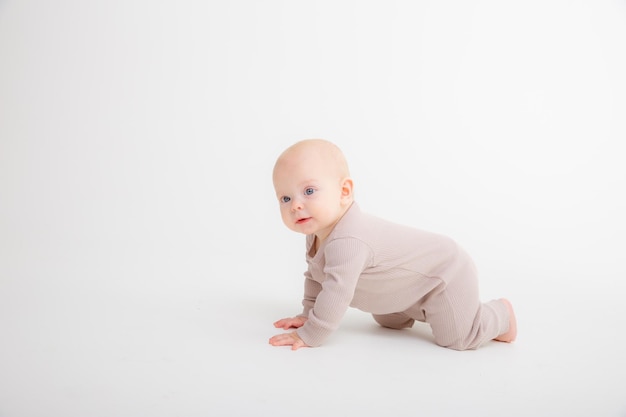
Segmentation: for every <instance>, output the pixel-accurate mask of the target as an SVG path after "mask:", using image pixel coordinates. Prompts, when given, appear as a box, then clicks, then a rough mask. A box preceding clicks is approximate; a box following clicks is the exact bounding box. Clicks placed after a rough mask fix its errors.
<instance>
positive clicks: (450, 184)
mask: <svg viewBox="0 0 626 417" xmlns="http://www.w3.org/2000/svg"><path fill="white" fill-rule="evenodd" d="M625 45H626V4H625V3H624V2H623V1H593V2H583V1H527V2H508V1H474V0H471V1H421V2H420V1H385V2H373V1H333V2H330V1H328V2H327V1H308V2H303V1H283V2H280V1H228V2H227V1H222V2H217V1H215V2H209V1H204V2H202V1H185V0H183V1H178V2H163V1H140V0H125V1H79V0H74V1H70V0H65V1H56V2H48V1H42V0H39V1H37V0H24V1H14V0H5V1H1V2H0V416H1V417H22V416H24V417H37V416H46V417H50V416H63V417H74V416H75V417H87V416H110V417H113V416H115V417H119V416H231V415H232V416H246V415H259V416H270V415H279V416H287V415H289V416H292V415H298V416H314V415H315V416H322V415H324V416H352V415H354V416H382V415H389V416H409V415H411V416H413V415H422V416H460V415H471V416H474V415H475V416H530V415H532V416H568V417H572V416H591V415H593V416H621V417H623V416H626V399H625V398H626V396H625V394H624V386H626V359H625V358H624V355H623V348H624V345H625V343H626V336H625V335H624V330H626V319H625V317H626V307H625V304H624V295H625V286H624V280H625V279H626V264H625V262H624V256H625V253H626V251H625V250H626V243H625V239H624V234H625V233H626V221H625V218H624V214H623V213H624V210H625V208H626V203H625V199H624V186H625V185H626V168H625V164H624V156H625V151H624V146H623V142H624V139H626V118H625V115H626V77H624V74H626V48H625ZM310 137H323V138H326V139H329V140H331V141H333V142H335V143H337V144H338V145H339V146H340V147H341V148H342V149H343V150H344V152H345V154H346V156H347V158H348V161H349V163H350V165H351V169H352V174H353V177H354V179H355V183H356V193H357V200H358V201H359V203H360V205H361V207H362V209H363V210H365V211H368V212H370V213H372V214H376V215H379V216H381V217H385V218H388V219H390V220H394V221H396V222H400V223H405V224H409V225H412V226H415V227H419V228H422V229H427V230H431V231H435V232H439V233H443V234H447V235H449V236H451V237H453V238H454V239H455V240H457V241H458V242H459V243H460V244H461V245H462V246H464V247H465V248H466V250H468V251H469V252H470V253H471V254H472V255H473V257H474V259H475V261H476V263H477V265H478V268H479V270H480V272H481V294H482V296H483V298H484V299H485V300H488V299H491V298H498V297H502V296H505V297H508V298H509V299H510V300H511V301H512V302H513V303H514V305H515V307H516V310H517V315H518V320H519V339H518V341H517V342H515V343H514V344H511V345H508V344H501V343H496V342H492V343H489V344H487V345H486V346H484V347H482V348H481V349H479V350H477V351H472V352H455V351H450V350H446V349H443V348H440V347H438V346H436V345H434V343H433V342H432V338H431V336H430V332H429V329H428V328H427V327H426V326H416V327H415V328H414V329H411V330H408V331H402V332H393V331H388V330H383V329H380V328H378V327H377V326H376V325H375V323H374V322H373V320H371V318H370V317H369V315H367V314H365V313H362V312H359V311H356V310H350V311H349V312H348V314H347V316H346V318H345V322H344V324H343V326H342V327H341V328H340V330H339V331H338V332H337V333H336V334H334V335H333V337H332V338H331V340H330V341H329V342H328V343H327V344H326V345H324V346H323V347H320V348H316V349H306V350H300V351H297V352H291V351H289V350H288V349H286V348H274V347H271V346H269V345H268V344H267V339H268V338H269V337H270V336H272V335H273V334H275V333H276V331H275V330H274V329H273V327H272V325H271V323H272V322H273V321H274V320H276V319H278V318H281V317H285V316H289V315H294V314H296V313H298V312H299V311H300V296H301V288H302V271H303V268H304V253H303V245H304V242H303V239H304V237H303V236H301V235H296V234H293V233H292V232H290V231H289V230H287V229H286V228H285V227H284V226H283V225H282V223H281V222H280V217H279V213H278V208H277V203H276V201H275V197H274V194H273V189H272V184H271V170H272V166H273V163H274V159H275V158H276V156H277V155H278V154H279V153H280V152H281V151H282V150H283V149H284V148H285V147H286V146H288V145H290V144H291V143H293V142H295V141H297V140H300V139H304V138H310Z"/></svg>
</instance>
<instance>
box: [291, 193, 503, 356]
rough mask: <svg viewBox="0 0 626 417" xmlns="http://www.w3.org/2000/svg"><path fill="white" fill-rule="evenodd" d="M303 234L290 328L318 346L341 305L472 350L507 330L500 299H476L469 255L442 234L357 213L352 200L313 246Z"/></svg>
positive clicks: (311, 239) (441, 342) (332, 326)
mask: <svg viewBox="0 0 626 417" xmlns="http://www.w3.org/2000/svg"><path fill="white" fill-rule="evenodd" d="M314 241H315V236H314V235H308V236H307V239H306V249H307V254H306V260H307V264H308V270H307V271H306V272H305V290H304V299H303V301H302V304H303V306H304V309H303V312H302V314H301V316H304V317H307V318H308V320H307V321H306V323H305V324H304V326H302V327H300V328H299V329H298V330H297V333H298V335H299V336H300V338H302V340H303V341H304V342H305V343H306V344H307V345H309V346H319V345H321V344H322V343H323V342H324V341H325V340H326V339H327V338H328V336H329V335H330V334H331V333H332V332H333V331H334V330H335V329H337V327H338V326H339V322H340V321H341V319H342V317H343V316H344V314H345V312H346V310H347V308H348V307H349V306H351V307H355V308H358V309H360V310H363V311H365V312H369V313H372V314H373V316H374V319H375V320H376V321H377V322H378V323H380V324H381V325H383V326H385V327H391V328H398V329H399V328H404V327H411V326H412V325H413V323H414V322H415V320H418V321H424V322H427V323H429V324H430V325H431V328H432V332H433V335H434V337H435V342H436V343H437V344H439V345H441V346H445V347H449V348H452V349H458V350H464V349H475V348H477V347H478V346H480V345H481V344H482V343H484V342H485V341H488V340H491V339H493V338H495V337H497V336H498V335H501V334H503V333H505V332H507V331H508V328H509V312H508V309H507V308H506V305H505V304H503V303H502V302H501V301H498V300H493V301H490V302H488V303H481V302H480V300H479V295H478V280H477V275H476V269H475V267H474V264H473V262H472V260H471V258H470V257H469V256H468V255H467V254H466V253H465V252H464V251H463V250H462V249H461V248H460V247H459V246H458V245H457V244H456V243H455V242H454V241H453V240H452V239H450V238H447V237H445V236H441V235H438V234H434V233H430V232H425V231H421V230H418V229H414V228H410V227H407V226H402V225H399V224H395V223H391V222H389V221H386V220H383V219H380V218H377V217H374V216H371V215H368V214H365V213H363V212H361V210H360V209H359V207H358V205H357V204H356V203H352V206H351V207H350V208H349V209H348V211H347V212H346V214H345V215H344V216H343V217H342V218H341V220H340V221H339V222H338V223H337V225H336V226H335V227H334V229H333V231H332V232H331V233H330V235H329V236H328V237H327V238H326V240H325V241H324V242H323V243H322V244H321V246H320V247H319V249H318V250H317V251H315V245H314Z"/></svg>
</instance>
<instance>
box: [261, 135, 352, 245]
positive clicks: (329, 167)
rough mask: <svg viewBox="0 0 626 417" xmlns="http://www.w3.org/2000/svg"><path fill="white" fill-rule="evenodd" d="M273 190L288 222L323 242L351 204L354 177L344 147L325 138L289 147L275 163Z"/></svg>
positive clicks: (289, 224)
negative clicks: (339, 146) (352, 177)
mask: <svg viewBox="0 0 626 417" xmlns="http://www.w3.org/2000/svg"><path fill="white" fill-rule="evenodd" d="M273 180H274V189H275V190H276V196H277V197H278V202H279V204H280V213H281V217H282V219H283V222H284V223H285V225H286V226H287V227H288V228H289V229H291V230H293V231H296V232H300V233H304V234H315V235H316V236H317V237H318V239H320V241H323V240H324V239H325V238H326V237H327V236H328V234H329V233H330V232H331V231H332V229H333V227H334V226H335V224H336V223H337V222H338V221H339V219H340V218H341V217H342V216H343V215H344V214H345V212H346V211H347V210H348V208H349V207H350V205H351V204H352V200H353V195H352V187H353V184H352V179H351V178H350V172H349V169H348V164H347V162H346V158H345V157H344V155H343V153H342V152H341V150H340V149H339V148H338V147H337V146H336V145H334V144H333V143H331V142H328V141H326V140H323V139H307V140H303V141H300V142H297V143H296V144H294V145H292V146H290V147H289V148H287V149H286V150H285V151H284V152H283V153H282V154H281V155H280V156H279V157H278V160H277V161H276V164H275V165H274V174H273Z"/></svg>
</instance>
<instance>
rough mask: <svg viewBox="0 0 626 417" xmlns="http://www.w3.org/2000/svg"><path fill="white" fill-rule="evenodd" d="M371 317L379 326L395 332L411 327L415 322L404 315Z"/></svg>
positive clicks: (392, 314) (374, 315)
mask: <svg viewBox="0 0 626 417" xmlns="http://www.w3.org/2000/svg"><path fill="white" fill-rule="evenodd" d="M372 317H374V320H376V322H377V323H378V324H380V325H381V326H383V327H387V328H390V329H396V330H399V329H406V328H410V327H413V323H415V320H413V319H412V318H410V317H409V316H407V315H406V314H404V313H391V314H372Z"/></svg>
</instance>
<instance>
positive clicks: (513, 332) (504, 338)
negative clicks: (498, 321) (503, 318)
mask: <svg viewBox="0 0 626 417" xmlns="http://www.w3.org/2000/svg"><path fill="white" fill-rule="evenodd" d="M500 301H502V302H503V303H504V304H505V305H506V308H507V309H508V310H509V331H508V332H506V333H503V334H501V335H500V336H498V337H496V338H495V339H494V340H497V341H499V342H507V343H510V342H512V341H514V340H515V338H516V337H517V321H516V320H515V313H514V312H513V305H511V302H510V301H509V300H507V299H506V298H501V299H500Z"/></svg>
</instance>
